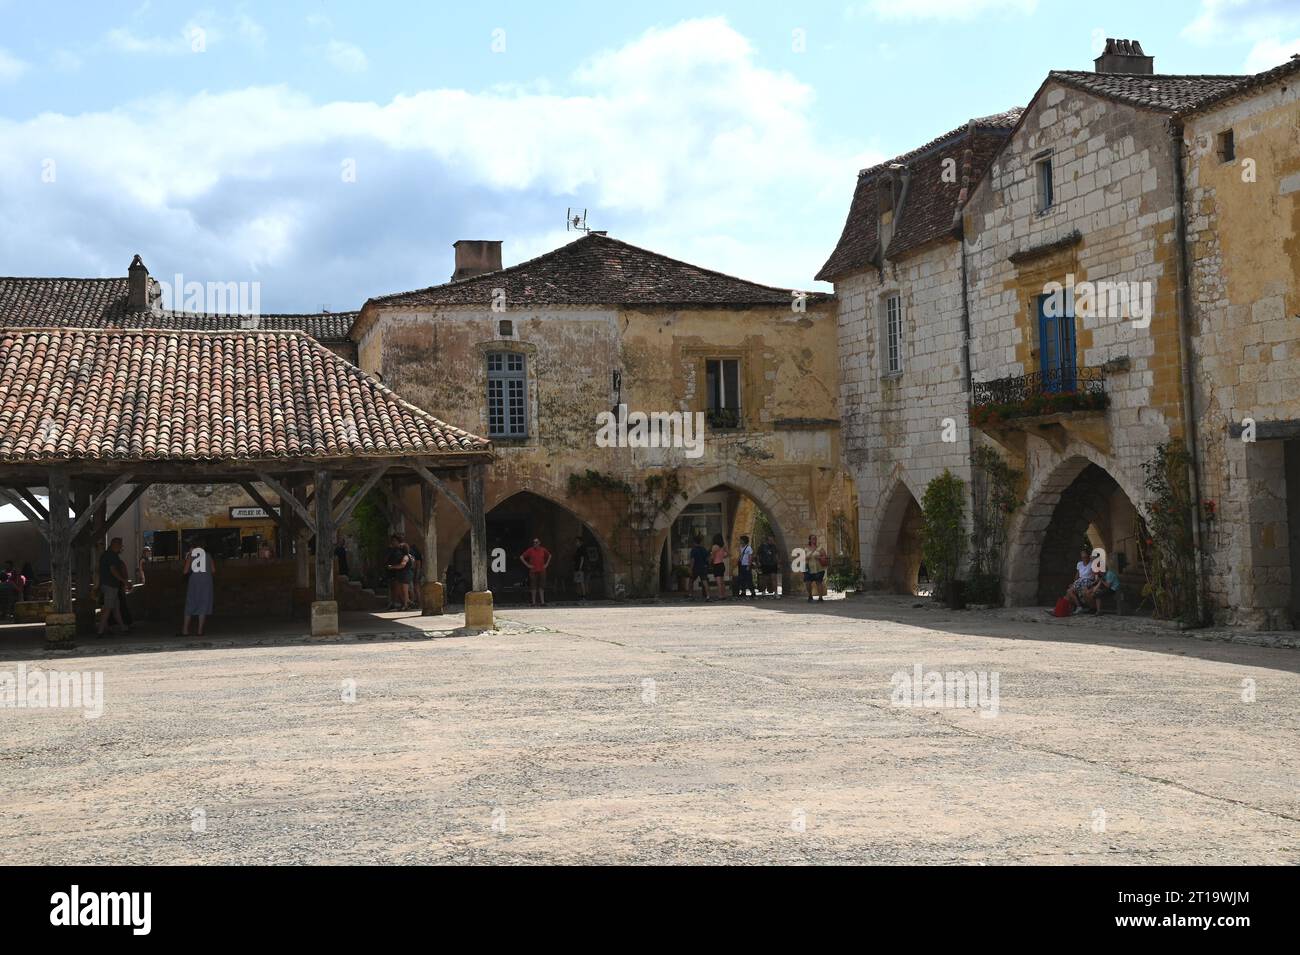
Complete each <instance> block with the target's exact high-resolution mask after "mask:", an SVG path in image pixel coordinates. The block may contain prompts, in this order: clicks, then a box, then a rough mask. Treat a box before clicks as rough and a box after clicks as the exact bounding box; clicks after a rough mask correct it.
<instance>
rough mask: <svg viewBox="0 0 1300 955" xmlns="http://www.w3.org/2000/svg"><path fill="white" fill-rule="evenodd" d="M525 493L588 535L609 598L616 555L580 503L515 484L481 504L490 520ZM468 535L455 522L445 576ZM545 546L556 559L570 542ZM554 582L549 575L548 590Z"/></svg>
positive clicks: (509, 557)
mask: <svg viewBox="0 0 1300 955" xmlns="http://www.w3.org/2000/svg"><path fill="white" fill-rule="evenodd" d="M525 494H526V495H530V496H532V497H536V498H539V499H541V500H542V501H545V502H546V503H547V504H549V505H551V506H552V507H554V508H555V509H557V510H559V511H561V512H563V513H565V514H567V515H569V516H570V517H571V518H573V520H574V521H576V522H577V523H578V524H579V525H580V526H581V527H582V529H583V530H584V531H585V532H586V533H587V534H589V535H590V536H591V539H592V540H593V541H595V544H596V547H597V548H598V549H599V551H600V562H601V568H602V571H603V574H604V578H605V579H604V582H603V589H604V590H605V594H604V595H605V596H611V595H612V594H613V590H614V587H613V580H612V577H613V575H614V574H615V573H618V572H619V570H620V565H619V564H618V563H617V561H616V560H615V556H616V555H615V554H614V553H613V552H612V551H611V550H610V547H609V542H608V541H607V540H606V537H605V535H604V534H602V533H601V532H600V531H599V530H597V529H596V528H597V525H596V523H595V521H594V520H593V518H592V516H591V515H590V514H589V513H586V509H585V508H583V507H582V506H581V504H579V503H578V502H577V501H575V500H573V499H571V498H568V497H564V498H561V497H560V496H558V495H557V494H555V493H554V492H553V491H552V490H551V489H549V488H546V487H536V486H524V487H521V486H518V485H515V486H505V487H501V488H498V489H495V493H493V494H491V495H490V496H489V497H488V499H487V500H486V501H485V502H484V510H485V513H486V514H487V516H488V518H489V519H490V518H491V516H492V512H493V511H495V510H497V509H498V508H499V507H500V506H501V505H503V504H506V503H508V502H509V501H511V500H512V499H514V498H516V497H519V496H520V495H525ZM575 505H576V506H575ZM458 516H459V515H458ZM468 536H469V526H468V524H467V523H466V522H465V521H464V519H463V518H462V519H460V520H458V521H457V529H456V531H455V534H454V537H452V539H451V540H452V543H451V546H450V547H448V548H447V549H446V551H445V553H446V557H445V558H444V560H445V563H444V565H443V568H442V570H443V573H444V575H445V574H446V571H447V570H448V569H449V568H450V567H451V565H452V562H453V561H454V560H455V557H456V554H457V552H458V551H459V550H460V549H461V547H462V546H464V545H465V543H466V541H467V539H468ZM546 544H547V546H549V547H550V549H551V550H552V551H553V552H555V553H556V556H557V558H559V557H565V558H567V556H568V548H569V544H570V542H569V541H547V542H546ZM515 556H516V555H514V554H509V555H507V560H508V561H511V562H513V561H514V560H515ZM555 581H556V578H555V577H554V576H552V577H551V578H550V579H549V580H548V588H549V587H550V586H551V583H552V582H555Z"/></svg>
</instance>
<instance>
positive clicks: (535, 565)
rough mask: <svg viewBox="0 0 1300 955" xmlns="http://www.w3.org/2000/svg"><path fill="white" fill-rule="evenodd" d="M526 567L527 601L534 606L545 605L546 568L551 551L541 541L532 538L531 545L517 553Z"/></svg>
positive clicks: (549, 562)
mask: <svg viewBox="0 0 1300 955" xmlns="http://www.w3.org/2000/svg"><path fill="white" fill-rule="evenodd" d="M519 559H520V560H522V561H523V562H524V566H525V567H527V568H528V588H529V593H528V602H529V603H530V604H531V605H532V606H534V607H539V606H540V607H545V606H546V568H547V567H550V566H551V552H550V551H549V550H547V549H546V548H545V547H543V546H542V542H541V541H540V540H538V539H537V538H536V537H534V538H533V546H532V547H530V548H528V550H526V551H524V552H523V553H522V554H520V555H519Z"/></svg>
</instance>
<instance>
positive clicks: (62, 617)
mask: <svg viewBox="0 0 1300 955" xmlns="http://www.w3.org/2000/svg"><path fill="white" fill-rule="evenodd" d="M49 491H50V577H51V578H52V583H53V585H54V607H53V609H52V610H51V611H50V613H49V615H48V616H47V617H46V618H45V638H46V639H47V640H49V641H52V642H53V641H66V640H71V639H72V638H73V637H74V636H75V635H76V632H77V618H76V617H75V616H74V615H73V613H72V521H71V520H70V519H69V517H68V507H69V505H70V504H71V503H72V500H71V498H72V494H71V480H70V478H69V476H68V472H67V471H64V470H60V469H53V470H51V471H50V478H49Z"/></svg>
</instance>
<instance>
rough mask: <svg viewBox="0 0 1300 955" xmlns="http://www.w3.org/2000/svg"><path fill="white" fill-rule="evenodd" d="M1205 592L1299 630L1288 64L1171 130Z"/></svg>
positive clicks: (1299, 325) (1298, 263) (1270, 624)
mask: <svg viewBox="0 0 1300 955" xmlns="http://www.w3.org/2000/svg"><path fill="white" fill-rule="evenodd" d="M1183 137H1184V140H1185V143H1186V147H1185V148H1186V163H1187V169H1186V194H1185V201H1186V215H1187V243H1188V253H1189V260H1190V263H1191V268H1190V278H1191V282H1190V299H1191V301H1190V310H1191V315H1192V341H1193V345H1194V349H1195V356H1196V364H1195V376H1194V379H1193V382H1192V386H1193V389H1194V390H1193V400H1194V402H1195V407H1196V420H1197V431H1198V437H1199V450H1200V456H1201V458H1200V460H1201V471H1202V475H1203V477H1202V496H1203V497H1204V498H1205V499H1207V500H1209V501H1213V502H1214V507H1213V512H1212V515H1211V513H1207V514H1206V517H1208V518H1210V519H1209V520H1207V521H1206V522H1205V523H1206V532H1205V538H1206V544H1207V547H1206V550H1207V557H1208V560H1207V566H1206V568H1205V578H1206V581H1205V582H1206V589H1207V594H1208V597H1209V600H1210V604H1211V608H1212V610H1213V611H1214V613H1215V615H1216V617H1217V618H1218V619H1220V620H1222V621H1225V622H1229V623H1235V624H1240V625H1244V626H1250V627H1256V628H1265V629H1274V628H1279V627H1288V626H1290V627H1295V626H1300V58H1294V57H1293V58H1292V59H1291V61H1290V62H1288V63H1286V64H1284V65H1282V66H1279V67H1277V68H1276V69H1272V70H1269V71H1267V72H1265V73H1261V74H1258V75H1256V76H1254V77H1251V78H1250V79H1248V80H1246V81H1244V82H1242V83H1240V84H1238V85H1237V86H1234V87H1232V88H1230V89H1228V90H1226V91H1223V92H1221V93H1219V94H1218V95H1215V96H1213V97H1211V98H1209V99H1208V100H1206V101H1204V102H1202V103H1200V104H1199V105H1198V106H1197V108H1196V109H1194V110H1192V111H1191V112H1190V113H1189V114H1188V115H1187V116H1186V117H1185V118H1184V119H1183Z"/></svg>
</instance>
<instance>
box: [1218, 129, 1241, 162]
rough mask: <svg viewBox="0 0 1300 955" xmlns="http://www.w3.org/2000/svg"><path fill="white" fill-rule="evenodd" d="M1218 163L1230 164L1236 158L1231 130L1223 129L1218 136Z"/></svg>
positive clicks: (1234, 142) (1235, 148) (1235, 147)
mask: <svg viewBox="0 0 1300 955" xmlns="http://www.w3.org/2000/svg"><path fill="white" fill-rule="evenodd" d="M1218 141H1219V148H1218V153H1219V162H1232V161H1233V160H1234V159H1236V158H1237V143H1236V139H1235V137H1234V136H1233V135H1232V130H1231V129H1225V130H1224V131H1223V132H1221V133H1219V135H1218Z"/></svg>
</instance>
